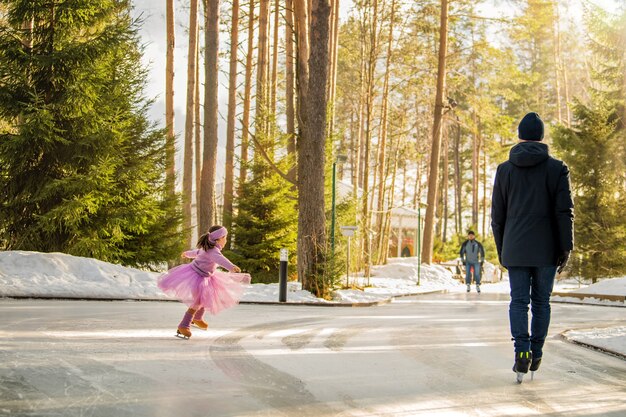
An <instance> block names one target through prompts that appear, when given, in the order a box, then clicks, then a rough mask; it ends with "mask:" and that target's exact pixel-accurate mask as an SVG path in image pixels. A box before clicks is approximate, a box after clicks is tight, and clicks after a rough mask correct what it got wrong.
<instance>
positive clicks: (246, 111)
mask: <svg viewBox="0 0 626 417" xmlns="http://www.w3.org/2000/svg"><path fill="white" fill-rule="evenodd" d="M249 1H250V9H249V11H248V53H247V55H246V76H245V79H246V80H245V84H244V90H243V91H244V92H243V114H242V116H241V157H240V160H239V188H241V186H242V185H243V184H244V183H245V182H246V178H247V177H248V144H249V135H250V105H251V101H252V100H251V97H252V93H251V91H252V56H253V54H254V0H249Z"/></svg>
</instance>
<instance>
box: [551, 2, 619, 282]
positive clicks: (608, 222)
mask: <svg viewBox="0 0 626 417" xmlns="http://www.w3.org/2000/svg"><path fill="white" fill-rule="evenodd" d="M625 19H626V14H625V13H622V15H621V17H615V16H613V17H611V16H609V15H608V14H606V13H605V12H602V11H601V10H600V9H598V8H592V9H590V10H588V15H587V26H588V28H589V33H590V35H591V38H590V39H591V40H590V42H589V46H590V48H591V50H592V52H593V54H594V56H595V58H597V59H596V60H595V62H596V66H595V68H594V70H593V71H592V78H593V81H594V85H593V89H592V94H591V102H590V103H585V104H583V103H582V102H578V103H577V104H576V105H575V107H574V120H575V125H574V126H573V127H572V128H571V129H567V128H564V127H561V128H559V129H557V131H556V134H555V135H554V144H555V146H556V148H557V150H558V152H559V154H560V155H562V157H563V160H564V161H565V162H566V163H567V164H568V165H569V168H570V171H571V180H572V189H573V192H574V199H575V206H576V207H575V212H576V220H575V223H574V225H575V240H576V244H575V246H576V248H575V255H576V256H574V257H573V262H572V268H573V269H574V271H573V272H574V273H575V274H579V275H581V276H583V277H586V278H591V279H592V280H593V281H594V282H595V280H596V279H598V278H603V277H614V276H620V275H623V274H624V273H626V218H625V217H624V215H623V213H624V207H623V206H624V195H626V180H625V178H624V172H626V150H625V146H626V145H625V144H626V140H625V136H626V130H625V121H626V120H625V115H624V90H623V89H624V84H623V74H624V69H625V64H626V63H625V62H624V57H625V56H626V55H625V52H626V49H625V45H626V44H625V42H624V41H625V40H626V39H625V38H624V36H625V34H624V32H623V30H622V28H623V27H624V26H623V22H624V21H625Z"/></svg>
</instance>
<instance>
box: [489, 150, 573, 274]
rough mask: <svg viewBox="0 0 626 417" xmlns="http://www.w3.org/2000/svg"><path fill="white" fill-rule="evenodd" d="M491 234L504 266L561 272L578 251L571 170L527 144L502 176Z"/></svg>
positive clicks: (494, 200) (498, 177)
mask: <svg viewBox="0 0 626 417" xmlns="http://www.w3.org/2000/svg"><path fill="white" fill-rule="evenodd" d="M491 228H492V230H493V236H494V239H495V241H496V247H497V248H498V257H499V258H500V263H501V264H502V265H504V266H506V267H509V266H555V265H556V264H557V263H556V260H557V257H558V255H559V253H560V252H561V251H571V250H572V249H573V247H574V203H573V201H572V195H571V190H570V181H569V169H568V168H567V166H566V165H565V164H564V163H563V162H562V161H559V160H558V159H555V158H553V157H551V156H550V155H549V154H548V146H547V145H545V144H543V143H540V142H521V143H519V144H517V145H515V146H514V147H513V148H511V151H510V153H509V160H508V161H506V162H504V163H502V164H500V165H499V166H498V170H497V172H496V179H495V183H494V186H493V196H492V201H491Z"/></svg>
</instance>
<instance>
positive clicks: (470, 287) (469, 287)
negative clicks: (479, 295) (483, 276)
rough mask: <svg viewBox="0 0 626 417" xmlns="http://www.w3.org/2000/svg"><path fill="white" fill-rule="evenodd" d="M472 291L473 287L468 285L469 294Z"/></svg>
mask: <svg viewBox="0 0 626 417" xmlns="http://www.w3.org/2000/svg"><path fill="white" fill-rule="evenodd" d="M471 289H472V286H471V285H469V284H467V292H470V291H471Z"/></svg>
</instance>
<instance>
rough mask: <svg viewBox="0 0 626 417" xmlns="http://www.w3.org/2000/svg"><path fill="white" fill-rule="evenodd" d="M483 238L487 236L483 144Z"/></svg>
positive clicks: (485, 177)
mask: <svg viewBox="0 0 626 417" xmlns="http://www.w3.org/2000/svg"><path fill="white" fill-rule="evenodd" d="M482 236H483V239H484V238H485V236H487V152H485V147H484V146H483V234H482Z"/></svg>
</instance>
